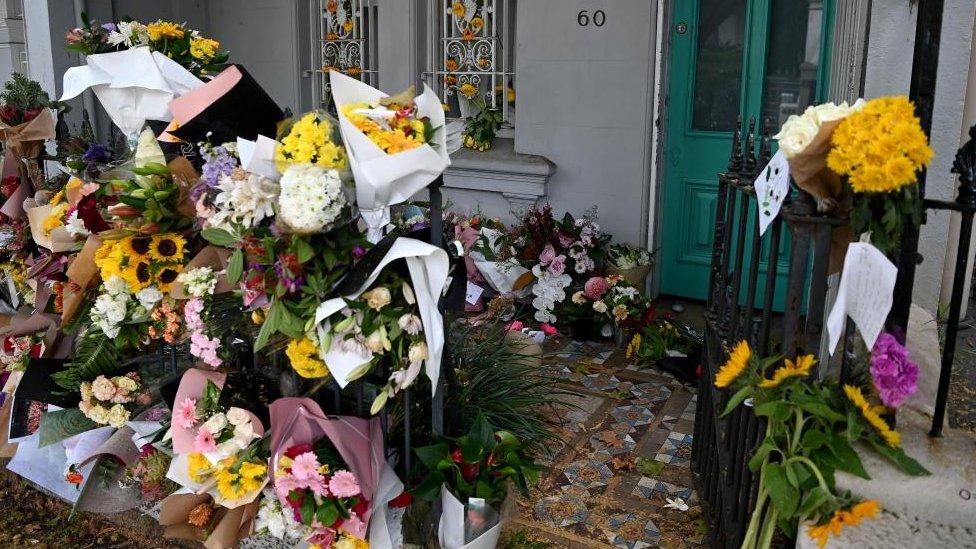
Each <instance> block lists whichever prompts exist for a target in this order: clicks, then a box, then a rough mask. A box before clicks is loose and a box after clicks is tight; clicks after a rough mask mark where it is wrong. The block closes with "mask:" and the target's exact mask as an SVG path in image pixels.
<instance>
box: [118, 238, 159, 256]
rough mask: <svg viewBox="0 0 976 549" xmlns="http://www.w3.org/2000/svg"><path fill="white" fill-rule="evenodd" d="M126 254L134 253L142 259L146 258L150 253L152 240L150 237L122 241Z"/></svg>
mask: <svg viewBox="0 0 976 549" xmlns="http://www.w3.org/2000/svg"><path fill="white" fill-rule="evenodd" d="M121 243H122V247H123V250H124V252H128V253H132V254H135V255H137V256H140V257H145V256H146V254H148V253H149V248H150V245H151V244H152V238H150V237H148V236H130V237H127V238H124V239H123V240H122V242H121Z"/></svg>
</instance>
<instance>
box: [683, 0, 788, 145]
mask: <svg viewBox="0 0 976 549" xmlns="http://www.w3.org/2000/svg"><path fill="white" fill-rule="evenodd" d="M777 1H778V0H777ZM747 3H748V2H747V0H701V2H700V3H699V7H698V14H699V15H698V58H697V62H696V63H695V91H694V93H693V96H692V100H693V101H694V103H693V105H692V124H691V125H692V128H694V129H696V130H704V131H721V132H727V131H732V129H733V127H734V126H735V120H736V117H737V116H739V111H740V109H739V98H740V92H741V87H742V53H743V45H744V44H745V32H746V4H747Z"/></svg>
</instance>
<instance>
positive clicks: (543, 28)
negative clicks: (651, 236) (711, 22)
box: [515, 0, 656, 244]
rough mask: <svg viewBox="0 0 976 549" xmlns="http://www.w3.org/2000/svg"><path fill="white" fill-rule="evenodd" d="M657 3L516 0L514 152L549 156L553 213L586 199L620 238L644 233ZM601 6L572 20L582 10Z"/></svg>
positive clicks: (584, 205) (580, 207)
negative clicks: (601, 15)
mask: <svg viewBox="0 0 976 549" xmlns="http://www.w3.org/2000/svg"><path fill="white" fill-rule="evenodd" d="M655 5H656V3H654V2H650V1H644V2H635V1H634V0H603V1H601V2H592V1H591V0H527V1H522V2H519V3H518V29H517V46H516V48H517V49H516V51H517V54H518V58H517V61H516V66H517V74H518V80H517V82H516V88H517V90H516V91H517V93H518V101H517V104H516V109H517V114H516V120H517V123H516V128H515V149H516V151H517V152H521V153H529V154H538V155H542V156H545V157H547V158H548V159H550V160H551V161H553V162H554V163H555V164H556V166H557V169H556V173H555V175H554V176H553V177H552V179H551V180H550V182H549V199H550V202H552V204H553V206H554V207H555V208H556V209H557V210H559V211H571V212H574V213H580V212H583V211H585V210H587V209H588V208H592V207H593V206H594V205H595V206H597V207H598V208H599V217H600V224H601V225H602V226H603V227H604V228H605V229H606V230H607V231H609V232H610V233H612V234H613V235H614V237H615V238H616V239H617V240H618V241H621V242H631V243H635V244H641V243H643V240H644V239H645V236H646V232H647V231H646V227H647V223H646V219H647V218H646V215H647V209H648V203H649V200H648V188H649V185H648V184H647V182H646V177H647V174H648V173H649V171H650V169H649V166H650V154H649V153H650V146H649V143H650V131H651V127H652V124H651V121H652V116H653V110H652V109H651V102H652V100H651V97H653V94H652V93H651V88H652V87H653V82H654V77H653V49H654V34H655V26H656V23H655V21H656V20H655V17H656V15H655V13H654V9H655V7H654V6H655ZM584 9H585V10H589V11H590V13H591V14H592V13H593V11H594V10H596V9H602V10H603V11H604V12H605V13H606V24H605V25H604V26H603V27H596V26H594V25H592V24H591V25H590V26H587V27H580V26H579V25H578V24H577V14H578V12H579V11H580V10H584Z"/></svg>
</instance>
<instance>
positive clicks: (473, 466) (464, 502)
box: [413, 415, 540, 549]
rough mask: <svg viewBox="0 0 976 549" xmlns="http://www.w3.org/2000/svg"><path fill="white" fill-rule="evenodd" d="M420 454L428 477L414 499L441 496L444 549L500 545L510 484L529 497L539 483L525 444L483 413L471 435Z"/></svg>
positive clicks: (418, 452)
mask: <svg viewBox="0 0 976 549" xmlns="http://www.w3.org/2000/svg"><path fill="white" fill-rule="evenodd" d="M415 452H416V453H417V457H418V458H419V459H420V463H419V464H418V466H417V467H418V469H419V470H421V471H422V472H423V474H424V475H425V476H424V478H423V480H422V481H421V483H420V484H419V485H418V486H417V488H416V489H415V490H414V491H413V495H414V496H415V497H418V498H421V499H425V500H428V501H434V500H436V499H438V498H440V500H441V505H442V509H443V512H442V514H441V520H440V525H439V527H438V539H439V542H440V546H441V547H443V548H444V549H460V548H462V547H479V548H480V547H486V548H487V547H495V546H496V545H497V544H498V538H499V536H500V535H501V531H502V520H501V506H502V504H503V503H504V502H505V500H506V499H507V498H508V495H509V493H510V489H511V485H512V484H513V483H514V484H515V487H516V488H517V489H518V490H519V492H520V493H521V494H523V495H525V496H527V495H528V489H529V486H532V485H533V484H535V483H536V482H537V481H538V479H539V471H540V467H539V466H538V465H536V464H535V463H534V462H533V461H532V459H531V458H530V457H529V456H528V455H527V453H526V451H525V450H524V448H523V447H522V443H521V441H519V439H518V438H516V436H515V435H514V434H512V433H510V432H508V431H496V430H495V429H494V427H492V426H491V425H490V424H489V423H488V420H487V419H486V418H485V416H484V415H479V416H478V418H477V419H476V420H475V422H474V423H473V424H472V426H471V430H470V431H469V432H468V433H467V434H465V435H462V436H460V437H457V438H448V439H445V440H442V441H440V442H438V443H436V444H433V445H431V446H425V447H423V448H417V449H415Z"/></svg>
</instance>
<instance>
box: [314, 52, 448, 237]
mask: <svg viewBox="0 0 976 549" xmlns="http://www.w3.org/2000/svg"><path fill="white" fill-rule="evenodd" d="M329 81H330V84H331V86H332V100H333V101H334V102H335V105H336V110H338V112H339V130H340V131H341V132H342V140H343V142H344V143H345V146H346V153H347V155H348V156H349V167H350V169H351V170H352V174H353V177H354V178H355V179H356V202H357V205H358V207H359V210H360V212H362V214H363V220H364V221H366V224H367V228H368V231H367V233H368V235H369V238H370V240H371V241H372V242H378V241H379V239H380V238H381V237H382V230H383V228H384V227H385V226H386V224H388V223H389V220H390V215H389V211H388V210H389V207H390V206H392V205H394V204H399V203H401V202H404V201H406V200H408V199H409V198H410V197H411V196H413V195H414V194H416V193H417V192H418V191H420V190H422V189H424V188H425V187H427V185H429V184H430V183H431V182H432V181H434V180H435V179H437V177H438V176H439V175H440V174H441V173H443V172H444V170H446V169H447V167H448V166H450V165H451V157H450V156H449V155H448V150H447V137H446V136H447V131H446V128H445V127H444V108H443V106H442V104H441V100H440V98H439V97H437V94H436V93H434V90H432V89H430V88H429V87H427V86H424V92H423V93H422V94H420V95H418V96H417V97H416V99H415V102H416V105H417V113H418V115H419V116H421V117H424V116H426V117H428V118H429V119H430V123H431V125H432V126H433V127H434V128H437V131H436V132H435V133H434V142H433V146H431V145H429V144H427V145H421V146H420V147H417V148H415V149H411V150H409V151H404V152H401V153H397V154H387V153H386V152H384V151H383V149H381V148H379V147H378V146H377V145H376V144H375V143H373V142H372V141H370V140H369V138H368V137H366V134H364V133H363V132H361V131H359V129H358V128H356V127H355V126H354V125H353V124H352V123H351V122H350V121H349V119H347V118H346V117H345V116H344V115H343V114H342V106H343V105H347V104H349V103H359V102H362V101H366V102H368V103H370V104H376V103H377V102H379V100H380V99H382V98H384V97H387V94H385V93H383V92H381V91H380V90H378V89H376V88H374V87H372V86H370V85H369V84H365V83H363V82H360V81H359V80H356V79H355V78H351V77H349V76H346V75H344V74H341V73H339V72H337V71H332V72H330V73H329Z"/></svg>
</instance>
